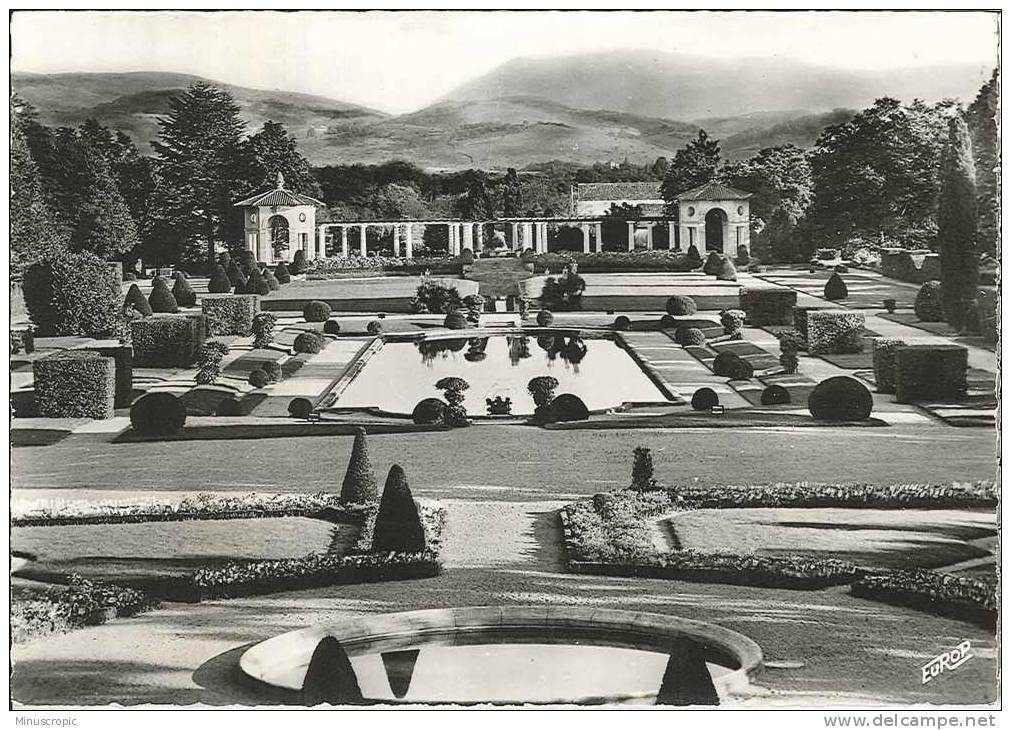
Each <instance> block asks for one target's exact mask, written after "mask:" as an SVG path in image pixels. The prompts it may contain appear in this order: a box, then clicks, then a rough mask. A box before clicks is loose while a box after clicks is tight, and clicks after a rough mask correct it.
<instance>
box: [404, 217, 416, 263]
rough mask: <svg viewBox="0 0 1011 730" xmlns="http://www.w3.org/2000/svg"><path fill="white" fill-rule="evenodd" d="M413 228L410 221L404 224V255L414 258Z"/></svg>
mask: <svg viewBox="0 0 1011 730" xmlns="http://www.w3.org/2000/svg"><path fill="white" fill-rule="evenodd" d="M412 233H413V228H412V226H411V224H410V223H408V224H407V225H405V226H404V257H405V258H409V259H413V258H414V240H413V239H412V237H411V236H412Z"/></svg>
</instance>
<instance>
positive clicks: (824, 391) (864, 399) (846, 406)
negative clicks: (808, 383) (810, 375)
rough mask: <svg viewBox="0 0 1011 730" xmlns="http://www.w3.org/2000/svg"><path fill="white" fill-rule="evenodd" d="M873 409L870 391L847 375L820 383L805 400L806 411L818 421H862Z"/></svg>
mask: <svg viewBox="0 0 1011 730" xmlns="http://www.w3.org/2000/svg"><path fill="white" fill-rule="evenodd" d="M873 407H874V399H873V398H872V397H871V391H869V390H868V389H867V388H866V386H864V385H863V384H862V383H861V382H859V381H858V380H856V379H854V378H851V377H849V376H847V375H837V376H835V377H833V378H828V379H826V380H823V381H821V382H820V383H818V385H816V386H814V390H812V391H811V395H809V396H808V398H807V408H808V410H809V411H811V415H812V416H814V417H815V418H816V419H818V420H819V421H862V420H864V419H865V418H867V417H868V416H870V415H871V409H872V408H873Z"/></svg>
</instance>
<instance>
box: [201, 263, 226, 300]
mask: <svg viewBox="0 0 1011 730" xmlns="http://www.w3.org/2000/svg"><path fill="white" fill-rule="evenodd" d="M207 291H209V292H210V293H211V294H228V293H230V292H231V291H232V280H231V279H229V278H228V274H227V272H226V271H225V269H224V267H223V266H222V265H221V264H217V265H215V267H214V271H212V272H211V280H210V281H209V282H208V283H207Z"/></svg>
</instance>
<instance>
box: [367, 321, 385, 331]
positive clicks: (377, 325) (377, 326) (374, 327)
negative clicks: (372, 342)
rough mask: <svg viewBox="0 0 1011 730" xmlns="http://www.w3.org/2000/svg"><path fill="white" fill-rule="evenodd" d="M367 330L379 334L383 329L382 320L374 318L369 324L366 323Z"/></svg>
mask: <svg viewBox="0 0 1011 730" xmlns="http://www.w3.org/2000/svg"><path fill="white" fill-rule="evenodd" d="M365 331H366V332H368V333H369V334H370V335H378V334H379V333H380V332H382V331H383V323H382V322H380V321H379V320H378V319H374V320H372V321H371V322H369V323H368V325H366V327H365Z"/></svg>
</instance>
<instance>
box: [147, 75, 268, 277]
mask: <svg viewBox="0 0 1011 730" xmlns="http://www.w3.org/2000/svg"><path fill="white" fill-rule="evenodd" d="M159 126H160V127H161V130H160V132H159V135H158V139H157V140H156V141H154V142H152V145H151V146H152V147H153V148H154V151H155V152H156V153H157V155H158V170H159V176H160V182H161V185H160V187H159V194H158V198H159V200H160V210H159V211H158V215H159V217H161V218H162V219H164V221H165V222H166V225H167V227H168V228H169V229H170V230H171V231H174V241H173V242H172V243H173V245H174V248H175V250H176V259H177V261H185V260H187V259H190V260H193V261H201V260H202V261H204V262H213V261H214V252H215V242H217V241H223V242H225V243H226V244H231V245H233V246H235V245H238V243H239V241H240V240H241V235H242V229H241V226H242V222H241V221H240V220H239V219H238V216H236V215H235V211H234V209H233V207H232V206H233V204H234V202H235V201H236V200H237V199H238V198H239V197H240V196H241V195H244V194H246V193H248V192H249V191H248V189H247V183H246V181H245V180H244V179H243V174H242V173H243V170H244V169H245V167H246V165H245V161H244V154H243V153H244V149H243V143H242V133H243V124H242V121H241V120H240V119H239V107H238V105H237V104H236V103H235V100H234V99H233V98H232V96H231V95H230V94H229V93H228V92H226V91H222V90H221V89H217V88H215V87H213V86H211V85H209V84H207V83H205V82H202V81H200V82H197V83H195V84H193V85H192V86H190V87H189V88H188V89H187V90H186V91H185V92H184V93H183V94H180V95H179V96H176V97H173V98H172V99H171V100H170V101H169V113H168V114H167V115H166V116H165V117H164V118H162V119H161V120H159Z"/></svg>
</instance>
